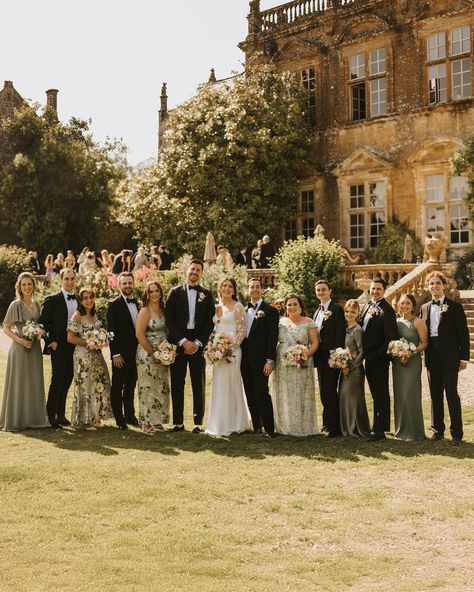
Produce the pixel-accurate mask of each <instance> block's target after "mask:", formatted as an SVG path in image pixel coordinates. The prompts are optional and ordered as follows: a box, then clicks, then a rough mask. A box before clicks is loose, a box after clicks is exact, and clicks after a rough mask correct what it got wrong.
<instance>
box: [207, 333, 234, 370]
mask: <svg viewBox="0 0 474 592" xmlns="http://www.w3.org/2000/svg"><path fill="white" fill-rule="evenodd" d="M234 347H235V344H234V340H233V339H232V337H231V336H230V335H227V333H217V334H216V335H215V336H214V339H213V340H212V341H209V343H208V344H207V346H206V349H205V350H204V357H205V358H206V361H207V363H208V364H215V363H216V362H219V361H220V360H227V362H228V363H229V364H230V363H231V362H232V360H233V358H234Z"/></svg>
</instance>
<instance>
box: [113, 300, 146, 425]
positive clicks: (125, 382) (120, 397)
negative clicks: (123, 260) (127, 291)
mask: <svg viewBox="0 0 474 592" xmlns="http://www.w3.org/2000/svg"><path fill="white" fill-rule="evenodd" d="M138 308H139V307H138V304H137V311H138ZM107 329H108V330H109V331H110V332H112V333H113V334H114V338H113V339H112V341H111V342H110V355H111V356H112V360H113V358H114V356H118V355H121V356H122V357H123V359H124V365H123V366H122V368H117V367H116V366H114V365H113V364H112V387H111V391H110V402H111V404H112V411H113V413H114V417H115V421H116V422H117V425H123V424H125V423H127V422H128V423H133V422H134V421H135V406H134V402H133V399H134V394H135V385H136V383H137V364H136V360H135V356H136V353H137V345H138V341H137V337H136V333H135V325H134V324H133V319H132V315H131V314H130V310H129V308H128V306H127V303H126V302H125V300H124V298H123V296H122V295H120V296H119V297H118V298H115V300H112V301H111V302H109V305H108V307H107Z"/></svg>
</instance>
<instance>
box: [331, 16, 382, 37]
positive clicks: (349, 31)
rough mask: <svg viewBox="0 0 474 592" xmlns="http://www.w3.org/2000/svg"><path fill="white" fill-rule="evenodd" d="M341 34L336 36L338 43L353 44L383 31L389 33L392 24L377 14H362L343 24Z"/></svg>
mask: <svg viewBox="0 0 474 592" xmlns="http://www.w3.org/2000/svg"><path fill="white" fill-rule="evenodd" d="M340 28H341V32H340V33H339V34H338V35H337V36H336V38H335V42H336V43H351V42H352V41H357V40H358V39H363V38H365V37H369V36H372V35H377V34H378V33H381V32H383V31H388V30H389V29H390V28H391V24H390V23H389V22H388V21H386V20H385V19H384V18H382V17H381V16H378V15H376V14H361V15H359V16H357V17H355V18H352V19H351V20H350V21H345V22H343V23H341V27H340Z"/></svg>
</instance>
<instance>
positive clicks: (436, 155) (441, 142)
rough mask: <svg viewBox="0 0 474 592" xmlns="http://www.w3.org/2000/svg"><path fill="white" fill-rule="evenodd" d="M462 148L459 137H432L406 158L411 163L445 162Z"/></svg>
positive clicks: (429, 163)
mask: <svg viewBox="0 0 474 592" xmlns="http://www.w3.org/2000/svg"><path fill="white" fill-rule="evenodd" d="M463 149H464V144H463V143H462V141H461V140H460V139H459V138H451V137H434V138H429V139H427V140H425V141H424V142H422V143H421V144H420V145H418V146H417V148H416V150H415V151H414V152H413V153H412V154H411V155H410V157H409V158H408V162H409V163H410V164H411V165H431V164H435V163H446V162H449V161H450V159H451V158H452V157H453V156H454V155H455V154H456V152H460V151H461V150H463Z"/></svg>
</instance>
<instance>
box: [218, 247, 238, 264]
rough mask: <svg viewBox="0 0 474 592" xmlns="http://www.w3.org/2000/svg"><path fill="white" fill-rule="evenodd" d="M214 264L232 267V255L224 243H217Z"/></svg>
mask: <svg viewBox="0 0 474 592" xmlns="http://www.w3.org/2000/svg"><path fill="white" fill-rule="evenodd" d="M216 265H221V266H222V267H224V268H225V269H228V270H229V269H232V267H233V266H234V262H233V260H232V255H231V254H230V253H229V251H228V250H227V248H226V247H224V245H219V246H218V247H217V259H216Z"/></svg>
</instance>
